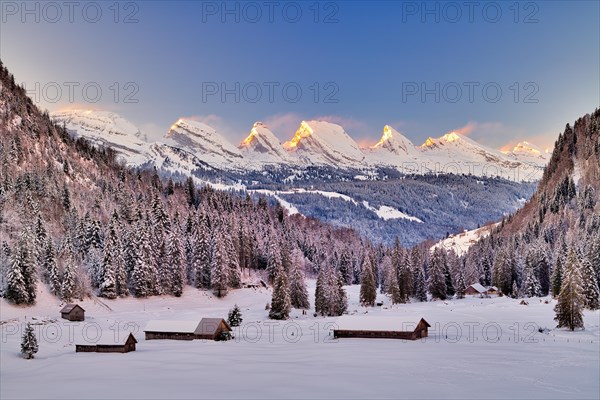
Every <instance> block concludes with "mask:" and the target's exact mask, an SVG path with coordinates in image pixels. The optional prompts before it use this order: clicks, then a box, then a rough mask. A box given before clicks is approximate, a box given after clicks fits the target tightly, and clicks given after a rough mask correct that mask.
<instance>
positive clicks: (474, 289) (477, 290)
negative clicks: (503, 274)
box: [465, 283, 488, 296]
mask: <svg viewBox="0 0 600 400" xmlns="http://www.w3.org/2000/svg"><path fill="white" fill-rule="evenodd" d="M487 293H488V290H487V289H486V288H485V287H484V286H483V285H481V284H479V283H474V284H472V285H469V287H467V288H466V289H465V294H469V295H482V296H484V295H486V294H487Z"/></svg>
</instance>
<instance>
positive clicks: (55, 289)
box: [44, 238, 60, 296]
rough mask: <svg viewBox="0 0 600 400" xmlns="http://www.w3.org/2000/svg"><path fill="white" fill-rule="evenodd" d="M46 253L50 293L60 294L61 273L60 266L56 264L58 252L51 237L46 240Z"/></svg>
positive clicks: (45, 261)
mask: <svg viewBox="0 0 600 400" xmlns="http://www.w3.org/2000/svg"><path fill="white" fill-rule="evenodd" d="M44 253H45V257H44V269H45V270H46V273H47V275H48V285H49V288H50V293H52V294H53V295H55V296H58V295H60V273H59V271H58V266H57V265H56V254H55V252H54V245H53V244H52V239H51V238H48V239H47V240H46V248H45V251H44Z"/></svg>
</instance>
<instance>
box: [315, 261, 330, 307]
mask: <svg viewBox="0 0 600 400" xmlns="http://www.w3.org/2000/svg"><path fill="white" fill-rule="evenodd" d="M328 290H329V288H328V286H327V280H326V271H325V268H324V267H321V268H319V272H318V274H317V286H316V287H315V312H316V313H317V314H320V315H327V314H328V301H327V292H328Z"/></svg>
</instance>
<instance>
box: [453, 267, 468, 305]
mask: <svg viewBox="0 0 600 400" xmlns="http://www.w3.org/2000/svg"><path fill="white" fill-rule="evenodd" d="M466 290H467V283H466V281H465V274H464V272H463V269H462V268H460V269H459V271H458V272H457V275H456V298H457V299H463V298H464V297H465V291H466Z"/></svg>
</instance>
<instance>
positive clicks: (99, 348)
mask: <svg viewBox="0 0 600 400" xmlns="http://www.w3.org/2000/svg"><path fill="white" fill-rule="evenodd" d="M136 343H137V340H136V339H135V336H133V334H132V333H129V336H127V338H126V339H125V343H123V344H95V345H90V344H77V345H75V352H77V353H129V352H130V351H135V344H136Z"/></svg>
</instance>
